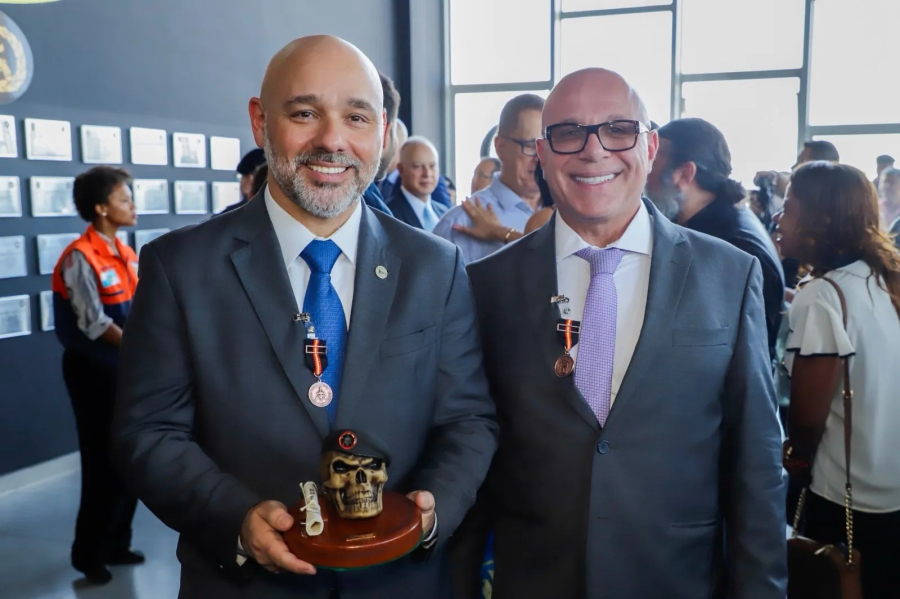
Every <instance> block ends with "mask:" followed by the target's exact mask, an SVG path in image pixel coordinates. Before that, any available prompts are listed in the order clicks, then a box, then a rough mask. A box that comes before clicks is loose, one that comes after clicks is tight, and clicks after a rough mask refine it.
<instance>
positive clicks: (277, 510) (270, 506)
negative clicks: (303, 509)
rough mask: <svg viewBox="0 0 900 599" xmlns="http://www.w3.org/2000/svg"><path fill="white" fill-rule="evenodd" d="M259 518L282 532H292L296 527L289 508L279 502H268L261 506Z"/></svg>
mask: <svg viewBox="0 0 900 599" xmlns="http://www.w3.org/2000/svg"><path fill="white" fill-rule="evenodd" d="M259 516H260V518H262V519H263V520H265V522H266V524H268V525H269V526H271V527H272V528H274V529H275V530H279V531H281V532H286V531H288V530H290V529H291V527H292V526H293V525H294V519H293V518H292V517H291V515H290V514H289V513H288V511H287V508H286V507H284V504H283V503H280V502H278V501H267V502H265V504H263V505H261V506H260V510H259Z"/></svg>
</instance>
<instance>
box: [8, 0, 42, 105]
mask: <svg viewBox="0 0 900 599" xmlns="http://www.w3.org/2000/svg"><path fill="white" fill-rule="evenodd" d="M32 75H34V62H33V58H32V55H31V47H30V46H29V45H28V40H27V39H26V38H25V34H24V33H22V30H21V29H19V26H18V25H16V23H15V22H14V21H13V20H12V19H10V18H9V17H8V16H7V15H6V14H5V13H3V12H0V104H9V103H10V102H12V101H13V100H16V99H17V98H19V96H21V95H22V94H24V93H25V90H27V89H28V86H29V85H30V84H31V77H32Z"/></svg>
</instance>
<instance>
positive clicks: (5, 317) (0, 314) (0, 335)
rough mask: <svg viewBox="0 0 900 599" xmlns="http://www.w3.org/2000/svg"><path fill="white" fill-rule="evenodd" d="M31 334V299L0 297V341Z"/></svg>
mask: <svg viewBox="0 0 900 599" xmlns="http://www.w3.org/2000/svg"><path fill="white" fill-rule="evenodd" d="M30 334H31V298H30V297H28V296H27V295H13V296H10V297H0V339H6V338H8V337H21V336H22V335H30Z"/></svg>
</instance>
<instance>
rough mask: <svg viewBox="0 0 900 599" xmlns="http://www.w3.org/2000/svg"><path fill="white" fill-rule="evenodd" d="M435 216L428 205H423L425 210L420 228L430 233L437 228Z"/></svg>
mask: <svg viewBox="0 0 900 599" xmlns="http://www.w3.org/2000/svg"><path fill="white" fill-rule="evenodd" d="M437 224H438V221H437V215H436V214H435V213H434V212H433V209H432V207H431V206H429V205H428V204H425V210H424V211H423V212H422V228H423V229H425V230H426V231H428V232H429V233H431V232H432V231H434V228H435V227H436V226H437Z"/></svg>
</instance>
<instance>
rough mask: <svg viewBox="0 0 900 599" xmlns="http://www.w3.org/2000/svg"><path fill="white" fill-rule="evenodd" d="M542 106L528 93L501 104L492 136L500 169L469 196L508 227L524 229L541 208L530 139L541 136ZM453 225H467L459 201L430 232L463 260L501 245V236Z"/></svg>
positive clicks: (471, 260)
mask: <svg viewBox="0 0 900 599" xmlns="http://www.w3.org/2000/svg"><path fill="white" fill-rule="evenodd" d="M543 108H544V100H543V98H541V97H540V96H536V95H534V94H523V95H520V96H516V97H515V98H513V99H512V100H510V101H509V102H507V103H506V105H505V106H504V107H503V110H502V111H501V112H500V123H499V126H498V131H497V137H496V138H494V149H495V150H496V151H497V157H498V158H499V159H500V163H501V166H500V172H499V173H498V174H495V175H494V178H493V180H492V181H491V184H490V186H488V187H487V188H486V189H483V190H481V191H479V192H478V193H476V194H475V195H473V196H472V198H478V200H479V201H480V202H481V204H482V205H483V206H485V207H488V206H490V207H491V209H492V210H493V211H494V214H496V215H497V218H498V219H499V220H500V223H501V224H502V225H503V226H505V227H509V229H510V230H511V231H512V230H515V231H519V232H521V231H524V230H525V223H527V222H528V219H529V218H530V217H531V216H532V215H533V214H534V212H535V211H537V210H538V209H539V208H540V207H541V195H540V190H539V189H538V187H537V183H536V182H535V180H534V169H535V168H537V162H538V160H537V150H536V149H535V140H536V139H537V138H538V137H540V136H541V110H543ZM454 225H462V226H464V227H471V226H472V221H471V219H470V218H469V216H468V215H467V214H466V212H465V210H464V209H463V208H462V206H456V207H455V208H452V209H451V210H450V211H449V212H447V214H446V215H444V217H443V218H441V221H440V222H439V223H438V225H437V226H436V227H435V228H434V233H435V235H438V236H440V237H443V238H444V239H447V240H449V241H451V242H453V243H455V244H456V245H457V246H459V248H460V250H461V251H462V255H463V260H465V261H466V263H467V264H468V263H469V262H474V261H475V260H480V259H481V258H484V257H485V256H488V255H490V254H493V253H494V252H496V251H497V250H499V249H500V248H502V247H503V245H504V242H503V241H483V240H480V239H476V238H474V237H472V236H470V235H468V234H466V233H465V232H464V231H459V230H457V229H456V228H455V227H454Z"/></svg>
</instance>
